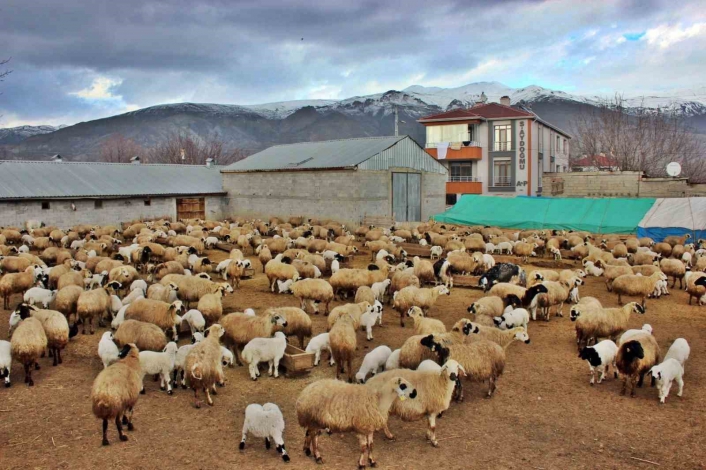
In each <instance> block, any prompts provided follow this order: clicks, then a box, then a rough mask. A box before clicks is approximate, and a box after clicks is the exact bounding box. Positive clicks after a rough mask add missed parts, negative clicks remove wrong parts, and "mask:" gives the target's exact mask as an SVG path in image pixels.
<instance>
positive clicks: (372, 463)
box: [368, 433, 377, 467]
mask: <svg viewBox="0 0 706 470" xmlns="http://www.w3.org/2000/svg"><path fill="white" fill-rule="evenodd" d="M368 463H369V464H370V466H371V467H376V466H377V462H376V461H375V458H374V457H373V433H370V434H368Z"/></svg>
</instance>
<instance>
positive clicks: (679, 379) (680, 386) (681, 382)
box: [669, 375, 684, 397]
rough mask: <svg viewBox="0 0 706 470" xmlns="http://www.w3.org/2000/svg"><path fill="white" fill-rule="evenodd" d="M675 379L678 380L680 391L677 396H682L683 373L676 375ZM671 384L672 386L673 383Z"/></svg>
mask: <svg viewBox="0 0 706 470" xmlns="http://www.w3.org/2000/svg"><path fill="white" fill-rule="evenodd" d="M674 380H676V381H677V385H679V391H678V392H677V396H678V397H681V396H682V393H683V392H684V379H683V378H682V376H681V375H678V376H677V377H675V379H674ZM669 386H670V387H671V386H672V384H671V383H670V384H669Z"/></svg>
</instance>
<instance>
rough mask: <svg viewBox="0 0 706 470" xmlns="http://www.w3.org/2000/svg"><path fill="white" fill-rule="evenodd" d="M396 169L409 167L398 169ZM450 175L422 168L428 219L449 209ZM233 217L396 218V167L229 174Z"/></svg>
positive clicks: (354, 220)
mask: <svg viewBox="0 0 706 470" xmlns="http://www.w3.org/2000/svg"><path fill="white" fill-rule="evenodd" d="M393 171H409V170H406V169H394V170H393ZM445 184H446V175H441V174H436V173H426V172H424V173H422V218H423V219H424V220H426V219H428V218H429V217H430V216H431V215H433V214H437V213H439V212H443V211H444V209H445V193H446V189H445ZM223 190H224V191H226V192H227V193H228V196H227V200H228V202H227V207H228V209H227V213H226V215H227V216H236V215H237V216H245V217H259V218H269V217H271V216H277V217H281V218H288V217H291V216H298V215H304V216H307V217H317V218H322V219H333V220H338V221H340V222H344V223H347V224H351V225H357V224H359V223H360V222H361V221H362V220H363V218H364V217H366V216H373V217H391V215H392V175H391V171H388V170H383V171H373V170H358V171H355V170H341V171H288V172H285V171H277V172H252V173H224V174H223Z"/></svg>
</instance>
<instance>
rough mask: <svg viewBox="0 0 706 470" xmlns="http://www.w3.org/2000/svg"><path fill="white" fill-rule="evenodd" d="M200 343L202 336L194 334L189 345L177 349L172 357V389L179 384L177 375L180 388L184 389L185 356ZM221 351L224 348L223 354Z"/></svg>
mask: <svg viewBox="0 0 706 470" xmlns="http://www.w3.org/2000/svg"><path fill="white" fill-rule="evenodd" d="M201 341H203V335H202V334H201V333H194V336H193V337H192V338H191V344H185V345H184V346H180V347H179V349H177V353H176V356H175V357H174V381H173V382H172V386H173V387H174V388H176V387H177V385H178V383H179V375H180V374H181V388H183V389H186V377H185V374H184V363H185V362H186V356H187V355H188V354H189V351H191V350H192V349H193V347H194V346H195V345H196V343H200V342H201ZM223 349H224V347H223V346H221V353H223Z"/></svg>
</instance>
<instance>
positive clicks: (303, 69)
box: [0, 0, 706, 127]
mask: <svg viewBox="0 0 706 470" xmlns="http://www.w3.org/2000/svg"><path fill="white" fill-rule="evenodd" d="M703 7H704V4H703V2H700V1H694V0H684V1H674V0H669V1H659V0H634V1H618V0H614V1H604V2H601V1H586V0H575V1H559V0H557V1H545V2H542V1H530V0H517V1H501V0H458V1H447V0H435V1H431V2H430V1H428V0H403V1H393V0H386V1H356V0H345V1H342V0H293V1H275V0H254V1H250V0H236V1H232V0H221V1H218V0H212V1H210V0H189V1H182V0H166V1H153V0H142V1H131V0H124V1H103V0H90V1H84V0H61V1H57V0H30V1H28V0H2V2H0V58H3V57H5V58H9V57H11V58H12V59H11V61H10V63H9V64H8V66H7V67H8V68H10V69H11V70H12V73H11V74H10V75H9V76H8V77H7V78H6V79H5V81H4V82H3V83H0V92H1V93H2V94H1V95H0V115H2V117H0V127H9V126H17V125H23V124H52V125H57V124H73V123H76V122H79V121H85V120H89V119H95V118H99V117H105V116H110V115H114V114H118V113H122V112H126V111H130V110H134V109H138V108H142V107H146V106H151V105H155V104H161V103H174V102H182V101H192V102H209V103H233V104H256V103H265V102H272V101H286V100H295V99H321V98H326V99H340V98H347V97H350V96H355V95H365V94H370V93H377V92H383V91H386V90H390V89H403V88H405V87H407V86H410V85H413V84H420V85H425V86H440V87H457V86H462V85H465V84H467V83H471V82H476V81H498V82H501V83H504V84H506V85H509V86H513V87H522V86H527V85H532V84H534V85H540V86H544V87H547V88H552V89H559V90H563V91H566V92H570V93H576V94H605V95H610V94H613V93H614V92H616V91H617V92H622V93H624V94H625V95H627V96H634V95H642V94H668V93H676V94H677V95H678V96H680V97H686V96H685V95H686V94H688V90H690V89H695V88H697V87H703V85H704V81H705V80H704V76H706V10H705V9H704V8H703ZM700 98H701V99H706V97H705V96H701V97H700Z"/></svg>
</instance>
